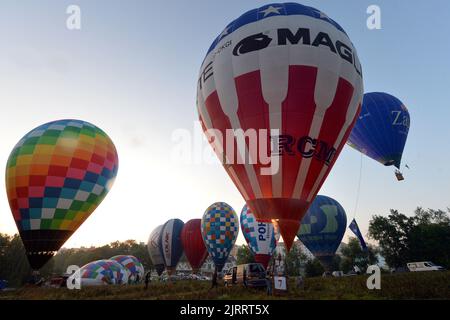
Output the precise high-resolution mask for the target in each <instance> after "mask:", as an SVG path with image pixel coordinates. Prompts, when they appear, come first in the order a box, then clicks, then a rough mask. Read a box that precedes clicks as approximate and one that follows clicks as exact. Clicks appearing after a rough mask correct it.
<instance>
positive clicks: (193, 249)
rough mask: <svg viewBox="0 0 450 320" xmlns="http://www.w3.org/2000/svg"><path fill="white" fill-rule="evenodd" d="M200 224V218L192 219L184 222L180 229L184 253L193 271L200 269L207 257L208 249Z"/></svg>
mask: <svg viewBox="0 0 450 320" xmlns="http://www.w3.org/2000/svg"><path fill="white" fill-rule="evenodd" d="M201 225H202V220H201V219H192V220H189V221H188V222H186V223H185V224H184V226H183V230H182V231H181V242H182V244H183V248H184V254H185V255H186V258H187V259H188V261H189V264H190V265H191V267H192V272H193V273H197V272H198V271H199V270H200V268H201V267H202V265H203V263H204V262H205V260H206V258H207V257H208V251H207V250H206V247H205V243H204V242H203V237H202V229H201Z"/></svg>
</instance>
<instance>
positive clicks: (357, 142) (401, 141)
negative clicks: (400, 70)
mask: <svg viewBox="0 0 450 320" xmlns="http://www.w3.org/2000/svg"><path fill="white" fill-rule="evenodd" d="M409 124H410V119H409V112H408V109H406V107H405V105H404V104H403V103H402V102H401V101H400V100H399V99H397V98H396V97H394V96H392V95H390V94H387V93H384V92H370V93H366V94H364V99H363V104H362V109H361V113H360V115H359V118H358V119H357V121H356V124H355V126H354V127H353V129H352V132H351V133H350V136H349V138H348V141H347V143H348V144H349V145H350V146H352V147H353V148H355V149H356V150H358V151H360V152H362V153H363V154H365V155H367V156H368V157H370V158H372V159H374V160H376V161H378V162H380V163H382V164H384V165H385V166H392V165H393V166H395V167H396V168H397V169H400V163H401V160H402V153H403V149H404V147H405V143H406V138H407V137H408V131H409Z"/></svg>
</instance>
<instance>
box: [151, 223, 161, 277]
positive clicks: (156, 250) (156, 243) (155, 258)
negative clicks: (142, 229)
mask: <svg viewBox="0 0 450 320" xmlns="http://www.w3.org/2000/svg"><path fill="white" fill-rule="evenodd" d="M162 227H163V225H160V226H158V227H156V228H155V230H153V231H152V233H150V236H149V238H148V242H147V250H148V254H149V255H150V259H151V260H152V263H153V266H154V267H155V269H156V272H157V273H158V275H159V276H160V275H161V274H162V273H163V271H164V268H165V267H164V258H163V256H162V248H161V230H162Z"/></svg>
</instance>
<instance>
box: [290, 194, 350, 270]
mask: <svg viewBox="0 0 450 320" xmlns="http://www.w3.org/2000/svg"><path fill="white" fill-rule="evenodd" d="M346 227H347V216H346V215H345V211H344V208H342V206H341V205H340V204H339V202H337V201H336V200H334V199H332V198H330V197H327V196H322V195H318V196H316V198H315V199H314V201H313V203H312V204H311V206H310V207H309V209H308V211H307V212H306V215H305V217H304V218H303V220H302V223H301V226H300V229H299V232H298V238H299V239H300V240H301V241H302V243H303V244H304V245H305V246H306V247H307V248H308V250H309V251H311V253H312V254H313V255H314V256H315V257H316V258H317V259H318V260H319V261H320V263H321V264H322V265H323V267H324V268H325V270H327V271H332V270H331V269H332V262H333V257H334V254H335V253H336V250H337V248H338V247H339V245H340V244H341V240H342V237H343V236H344V233H345V229H346Z"/></svg>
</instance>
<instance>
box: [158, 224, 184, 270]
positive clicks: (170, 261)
mask: <svg viewBox="0 0 450 320" xmlns="http://www.w3.org/2000/svg"><path fill="white" fill-rule="evenodd" d="M183 225H184V223H183V221H181V220H180V219H170V220H169V221H167V222H166V223H165V224H164V225H163V227H162V229H161V235H160V237H161V238H160V239H161V240H160V241H161V255H162V257H163V259H164V265H165V267H166V269H167V272H168V273H169V274H170V275H172V274H174V273H175V270H176V267H177V264H178V261H180V258H181V256H182V255H183V244H182V243H181V230H182V229H183Z"/></svg>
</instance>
